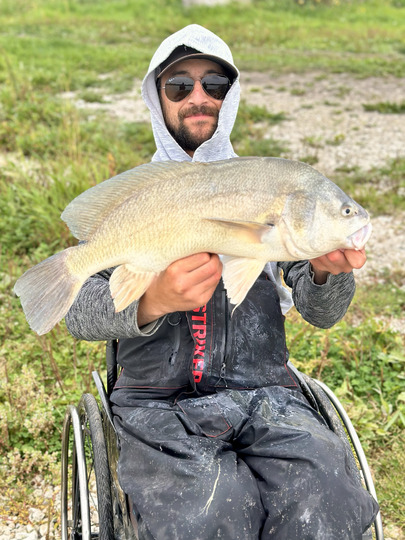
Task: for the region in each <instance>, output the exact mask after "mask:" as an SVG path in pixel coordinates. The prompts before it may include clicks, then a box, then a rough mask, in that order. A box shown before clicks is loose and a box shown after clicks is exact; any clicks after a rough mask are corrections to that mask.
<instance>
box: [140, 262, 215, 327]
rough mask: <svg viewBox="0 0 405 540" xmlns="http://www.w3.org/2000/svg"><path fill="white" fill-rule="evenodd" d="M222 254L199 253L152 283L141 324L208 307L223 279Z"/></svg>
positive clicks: (142, 308) (142, 304)
mask: <svg viewBox="0 0 405 540" xmlns="http://www.w3.org/2000/svg"><path fill="white" fill-rule="evenodd" d="M221 274H222V263H221V261H220V259H219V257H218V255H215V254H210V253H197V254H195V255H191V256H189V257H185V258H184V259H179V260H178V261H175V262H174V263H172V264H171V265H170V266H168V268H166V270H165V271H164V272H161V274H159V276H158V277H157V278H156V279H155V280H154V281H153V282H152V284H151V285H150V287H149V288H148V290H147V291H146V292H145V294H144V295H143V296H142V298H141V300H140V302H139V307H138V324H139V322H140V321H142V322H143V323H144V324H146V323H147V322H151V321H152V320H156V319H157V318H159V317H160V316H162V315H165V314H167V313H172V312H174V311H190V310H192V309H195V308H198V307H201V306H203V305H204V304H206V303H207V302H208V301H209V300H210V298H211V296H212V295H213V294H214V291H215V288H216V287H217V285H218V282H219V280H220V279H221Z"/></svg>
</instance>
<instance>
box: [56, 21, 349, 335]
mask: <svg viewBox="0 0 405 540" xmlns="http://www.w3.org/2000/svg"><path fill="white" fill-rule="evenodd" d="M180 45H186V46H188V47H191V48H193V49H196V50H197V51H200V52H202V53H205V54H212V55H214V56H217V57H220V58H222V59H224V60H225V61H226V62H228V63H230V64H232V65H233V66H234V62H233V58H232V53H231V51H230V49H229V47H228V46H227V45H226V43H225V42H224V41H223V40H222V39H220V38H219V37H218V36H216V35H215V34H213V33H212V32H210V31H209V30H207V29H205V28H203V27H202V26H200V25H198V24H191V25H189V26H186V27H185V28H183V29H182V30H179V31H178V32H176V33H174V34H172V35H171V36H169V37H168V38H166V39H165V40H164V41H163V42H162V44H161V45H160V46H159V48H158V49H157V51H156V53H155V54H154V56H153V58H152V60H151V63H150V66H149V69H148V72H147V74H146V76H145V78H144V80H143V83H142V96H143V98H144V100H145V102H146V105H147V106H148V108H149V110H150V113H151V122H152V129H153V135H154V137H155V141H156V147H157V151H156V153H155V154H154V156H153V158H152V161H167V160H175V161H191V157H190V156H189V155H188V154H187V153H186V152H185V151H184V150H183V149H182V148H181V147H180V146H179V145H178V144H177V142H176V141H175V140H174V139H173V137H172V136H171V135H170V133H169V132H168V130H167V128H166V125H165V123H164V119H163V114H162V110H161V106H160V101H159V97H158V93H157V89H156V77H155V70H156V68H157V67H158V66H159V65H160V64H161V63H162V62H164V61H165V60H166V59H167V58H168V56H169V55H170V54H171V53H172V52H173V50H174V49H176V48H177V47H179V46H180ZM234 67H235V66H234ZM235 69H236V71H237V73H238V77H237V78H236V80H235V81H234V82H233V84H232V86H231V88H230V90H229V92H228V93H227V95H226V97H225V99H224V101H223V104H222V106H221V110H220V113H219V118H218V127H217V129H216V131H215V133H214V134H213V136H212V137H211V139H209V140H207V141H206V142H204V143H203V144H202V145H201V146H200V147H199V148H198V149H197V150H196V151H195V153H194V156H193V161H214V160H220V159H228V158H231V157H235V156H236V154H235V152H234V150H233V148H232V144H231V141H230V134H231V131H232V128H233V125H234V123H235V119H236V115H237V111H238V106H239V99H240V85H239V72H238V70H237V68H236V67H235ZM281 268H282V269H283V271H284V279H285V281H286V283H287V284H288V285H289V286H290V287H292V288H293V291H292V295H291V293H290V291H289V290H288V289H287V288H286V287H285V286H284V285H283V283H282V279H281V274H280V269H281ZM265 271H266V273H267V275H268V276H269V278H270V279H271V280H272V281H273V282H274V283H275V285H276V287H277V292H278V295H279V297H280V304H281V309H282V312H283V313H284V314H285V313H286V312H287V311H288V310H289V309H290V308H291V307H292V305H293V299H294V303H295V305H296V307H297V309H298V310H299V311H300V313H301V314H302V316H303V317H304V318H305V319H306V320H307V321H308V322H310V323H311V324H313V325H315V326H320V327H324V328H326V327H329V326H331V325H332V324H334V323H335V322H336V321H338V320H339V319H340V318H341V317H342V316H343V315H344V313H345V312H346V309H347V307H348V305H349V304H350V301H351V298H352V296H353V293H354V280H353V276H352V274H340V275H339V276H332V275H330V276H329V278H328V281H327V283H326V284H325V285H322V286H318V285H315V283H314V282H313V280H312V278H311V273H310V265H309V263H308V262H307V261H303V262H298V263H273V262H272V263H268V264H267V265H266V267H265ZM111 273H112V269H109V270H106V271H103V272H100V273H99V274H96V275H95V276H92V277H91V278H89V279H88V280H87V281H86V282H85V284H84V285H83V287H82V289H81V291H80V293H79V295H78V296H77V298H76V300H75V302H74V304H73V306H72V307H71V309H70V311H69V313H68V314H67V315H66V324H67V327H68V330H69V331H70V332H71V334H72V335H73V336H75V337H77V338H79V339H86V340H107V339H113V338H130V337H137V336H148V335H151V334H153V333H154V332H155V331H156V330H157V329H158V328H159V326H160V325H161V324H162V321H163V319H164V318H162V319H160V320H158V321H155V322H153V323H150V324H148V325H146V326H145V327H143V328H141V329H140V328H139V327H138V324H137V310H138V302H133V303H132V304H131V305H130V306H128V308H126V309H125V310H124V311H122V312H120V313H115V309H114V304H113V302H112V299H111V295H110V290H109V282H108V280H109V278H110V276H111Z"/></svg>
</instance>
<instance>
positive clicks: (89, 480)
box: [61, 340, 384, 540]
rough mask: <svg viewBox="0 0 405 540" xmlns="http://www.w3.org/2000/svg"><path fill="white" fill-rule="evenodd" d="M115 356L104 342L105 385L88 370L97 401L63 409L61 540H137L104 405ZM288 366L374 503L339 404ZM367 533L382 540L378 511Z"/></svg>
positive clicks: (86, 399)
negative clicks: (334, 436) (333, 435)
mask: <svg viewBox="0 0 405 540" xmlns="http://www.w3.org/2000/svg"><path fill="white" fill-rule="evenodd" d="M116 355H117V341H115V340H112V341H108V342H107V344H106V361H107V378H106V386H107V387H105V385H104V383H103V381H102V379H101V377H100V375H99V373H98V372H93V379H94V382H95V385H96V388H97V391H98V396H99V399H98V400H96V398H95V397H94V396H93V394H89V393H86V394H83V395H82V397H81V399H80V402H79V404H78V406H75V405H69V406H68V408H67V410H66V414H65V419H64V423H63V432H62V467H61V538H62V540H94V539H99V540H138V534H137V526H136V521H135V518H134V517H133V514H132V511H131V508H130V504H129V501H128V498H127V497H126V495H125V494H124V492H123V491H122V489H121V487H120V484H119V481H118V476H117V462H118V455H119V440H118V437H117V434H116V431H115V427H114V422H113V416H112V412H111V407H110V402H109V396H110V394H111V392H112V390H113V388H114V385H115V382H116V380H117V377H118V364H117V360H116ZM289 368H290V369H291V370H293V371H294V373H295V375H296V376H297V378H298V380H299V381H300V384H301V387H302V391H303V393H304V395H305V396H306V398H307V399H308V400H309V401H310V403H311V405H312V406H313V407H314V408H315V409H316V410H318V411H319V412H320V414H321V415H322V416H323V418H324V419H325V421H326V423H327V424H328V426H329V428H330V429H331V430H332V431H333V432H335V433H336V435H337V436H338V437H339V438H340V439H341V440H342V441H343V443H344V445H345V446H346V449H347V450H348V456H349V459H351V460H352V463H351V469H352V470H353V471H354V474H355V475H356V476H357V479H358V481H359V482H362V483H363V485H364V487H365V488H366V489H367V490H368V491H369V493H371V495H373V497H374V498H375V499H376V500H377V495H376V491H375V488H374V483H373V479H372V476H371V472H370V469H369V467H368V464H367V459H366V456H365V454H364V451H363V449H362V447H361V443H360V440H359V438H358V436H357V433H356V431H355V429H354V427H353V424H352V423H351V421H350V419H349V417H348V415H347V413H346V412H345V410H344V408H343V406H342V404H341V403H340V402H339V400H338V398H337V397H336V396H335V394H334V393H333V392H332V391H331V390H330V389H329V388H328V386H327V385H325V384H324V383H323V382H321V381H318V380H316V379H312V378H310V377H308V376H307V375H305V374H303V373H301V372H299V371H298V370H297V369H296V368H295V367H294V366H293V365H292V364H291V363H289ZM131 515H132V518H131ZM372 529H374V535H373V537H374V538H375V539H376V540H383V539H384V533H383V527H382V520H381V514H380V512H379V513H378V514H377V516H376V519H375V521H374V524H373V527H372ZM369 538H370V539H371V538H372V535H371V532H370V535H369Z"/></svg>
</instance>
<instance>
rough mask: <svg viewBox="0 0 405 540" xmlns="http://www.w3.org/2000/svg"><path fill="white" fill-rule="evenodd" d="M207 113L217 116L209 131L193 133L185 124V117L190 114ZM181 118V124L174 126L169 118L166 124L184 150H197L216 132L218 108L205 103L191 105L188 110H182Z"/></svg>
mask: <svg viewBox="0 0 405 540" xmlns="http://www.w3.org/2000/svg"><path fill="white" fill-rule="evenodd" d="M198 113H201V114H205V115H208V116H213V117H214V118H215V120H216V121H215V123H214V124H213V125H212V127H211V129H210V130H209V131H208V132H204V133H193V132H191V131H190V129H189V128H188V127H187V126H186V125H185V124H184V119H185V118H187V117H188V116H190V115H194V114H198ZM178 119H179V126H178V127H176V128H175V127H174V126H172V125H171V124H170V123H169V122H168V121H167V120H166V126H167V129H168V131H169V133H170V135H171V136H172V137H173V139H174V140H175V141H176V142H177V144H178V145H179V146H180V147H181V148H183V150H185V151H186V152H187V151H191V152H195V150H197V148H198V147H199V146H201V145H202V143H204V142H205V141H208V139H210V138H211V137H212V136H213V134H214V133H215V130H216V129H217V126H218V110H217V109H215V108H211V107H207V106H205V105H202V106H201V107H196V106H195V107H191V108H190V109H188V110H187V111H181V112H179V115H178ZM204 123H205V122H201V125H203V124H204Z"/></svg>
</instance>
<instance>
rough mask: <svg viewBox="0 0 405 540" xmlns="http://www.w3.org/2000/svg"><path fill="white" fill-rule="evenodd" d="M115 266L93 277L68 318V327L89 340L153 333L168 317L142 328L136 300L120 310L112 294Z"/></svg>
mask: <svg viewBox="0 0 405 540" xmlns="http://www.w3.org/2000/svg"><path fill="white" fill-rule="evenodd" d="M113 270H114V269H113V268H110V269H109V270H104V271H103V272H100V273H99V274H96V275H94V276H92V277H90V278H89V279H88V280H87V281H86V282H85V283H84V285H83V287H82V288H81V290H80V292H79V294H78V296H77V297H76V299H75V301H74V303H73V305H72V307H71V308H70V310H69V312H68V313H67V315H66V317H65V322H66V326H67V329H68V330H69V332H70V333H71V334H72V336H73V337H75V338H77V339H84V340H86V341H104V340H108V339H120V338H134V337H140V336H142V337H145V336H150V335H152V334H154V332H156V330H157V329H158V328H159V327H160V325H161V324H162V322H163V320H164V318H162V319H159V320H157V321H154V322H152V323H150V324H147V325H145V326H143V327H142V328H139V327H138V324H137V312H138V305H139V302H133V303H132V304H130V305H129V306H128V307H127V308H126V309H124V310H123V311H121V312H119V313H116V312H115V308H114V303H113V301H112V298H111V294H110V287H109V279H110V276H111V274H112V272H113Z"/></svg>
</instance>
